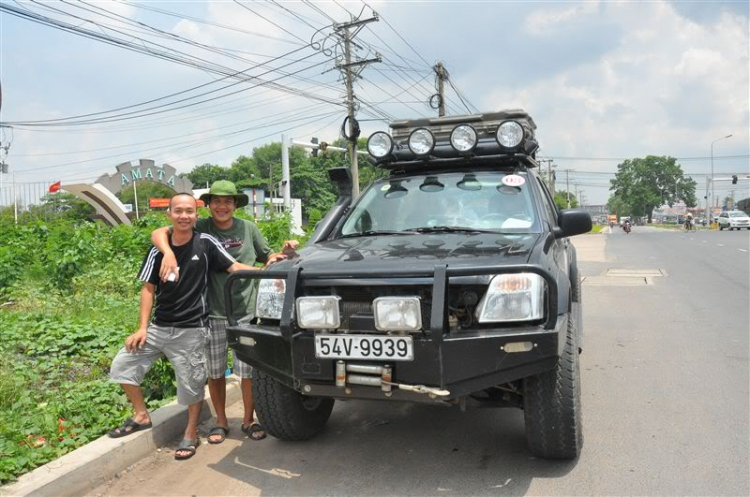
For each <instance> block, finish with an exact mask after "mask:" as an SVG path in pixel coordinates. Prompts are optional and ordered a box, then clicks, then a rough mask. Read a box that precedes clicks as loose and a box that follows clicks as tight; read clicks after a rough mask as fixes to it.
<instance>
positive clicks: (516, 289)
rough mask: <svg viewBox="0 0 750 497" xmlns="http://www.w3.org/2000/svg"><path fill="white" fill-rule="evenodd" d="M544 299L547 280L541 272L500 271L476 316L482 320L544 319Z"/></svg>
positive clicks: (490, 285)
mask: <svg viewBox="0 0 750 497" xmlns="http://www.w3.org/2000/svg"><path fill="white" fill-rule="evenodd" d="M543 302H544V279H543V278H542V277H541V276H539V275H538V274H532V273H518V274H499V275H497V276H495V277H494V278H492V280H491V281H490V284H489V286H488V287H487V293H485V294H484V296H483V297H482V299H481V300H480V301H479V305H477V310H476V318H477V320H478V321H479V322H480V323H498V322H507V321H533V320H535V319H541V318H542V315H543V309H542V306H543Z"/></svg>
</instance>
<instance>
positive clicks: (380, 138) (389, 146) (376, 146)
mask: <svg viewBox="0 0 750 497" xmlns="http://www.w3.org/2000/svg"><path fill="white" fill-rule="evenodd" d="M367 151H368V152H369V153H370V155H372V156H373V157H375V158H376V159H382V158H383V157H388V156H389V155H391V152H393V139H392V138H391V136H390V135H389V134H388V133H386V132H384V131H377V132H375V133H373V134H372V135H370V138H369V139H368V140H367Z"/></svg>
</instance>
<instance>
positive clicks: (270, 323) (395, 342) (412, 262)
mask: <svg viewBox="0 0 750 497" xmlns="http://www.w3.org/2000/svg"><path fill="white" fill-rule="evenodd" d="M390 128H391V133H390V134H389V133H386V132H383V131H379V132H376V133H375V134H373V135H372V136H371V137H370V138H369V141H368V151H369V153H370V156H371V159H370V160H371V162H372V163H374V164H375V165H376V166H377V167H380V168H383V169H384V170H386V171H387V172H388V177H386V178H383V179H379V180H377V181H376V182H375V183H374V184H373V185H371V186H370V187H369V188H368V189H367V190H366V191H365V192H364V193H362V195H361V196H360V197H359V198H357V199H353V198H352V195H351V178H350V176H349V171H348V169H345V168H340V169H332V170H331V171H329V175H330V177H331V180H333V181H335V182H336V183H338V188H339V198H338V200H337V202H336V204H335V205H334V207H333V208H332V210H331V211H330V212H329V213H328V214H327V215H326V217H325V218H324V219H323V220H322V221H321V222H320V223H319V224H318V226H317V228H316V230H315V233H314V234H313V236H312V238H311V239H310V240H309V242H308V244H307V246H306V247H305V248H304V249H302V250H301V251H300V252H299V257H297V258H292V259H290V260H287V261H283V262H279V263H277V264H275V265H274V266H272V267H271V268H270V269H267V270H264V271H239V272H236V273H233V274H232V275H231V276H230V278H229V280H228V281H227V287H226V289H225V292H226V295H227V312H228V317H229V322H230V327H229V328H228V330H227V332H228V337H229V342H230V344H231V346H232V348H234V349H235V350H236V351H237V354H238V356H239V357H240V358H241V359H242V360H243V361H245V362H247V363H248V364H251V365H252V366H253V368H254V370H253V383H254V388H253V398H254V399H255V407H256V409H257V412H258V419H259V421H260V422H261V424H262V425H263V426H264V428H265V429H266V430H267V431H268V432H269V433H270V434H271V435H273V436H274V437H276V438H279V439H281V440H305V439H309V438H311V437H313V436H315V435H316V434H318V433H319V432H321V431H322V430H323V429H324V426H325V424H326V422H327V421H328V418H329V416H330V415H331V409H332V408H333V404H334V401H335V400H338V399H340V400H381V401H383V402H421V403H426V404H433V405H440V406H454V407H456V408H459V409H466V408H471V407H514V408H519V409H522V410H523V413H524V418H525V428H526V429H525V431H526V438H527V441H528V444H529V448H530V451H531V453H532V454H533V455H535V456H538V457H544V458H550V459H574V458H576V457H578V455H579V453H580V450H581V445H582V443H583V432H582V429H583V428H582V424H581V423H582V421H581V419H582V418H581V410H582V406H581V390H580V388H581V387H580V376H579V375H580V367H579V362H578V354H579V353H580V352H581V350H582V348H583V322H582V312H581V311H582V309H581V304H582V301H581V300H582V299H581V281H580V277H579V269H578V264H577V260H576V251H575V247H574V246H573V244H572V243H570V241H569V240H570V237H571V236H574V235H579V234H582V233H586V232H588V231H589V230H591V217H590V215H589V214H588V213H587V212H586V211H584V210H578V209H564V210H558V209H557V208H556V207H555V203H554V201H553V197H552V195H551V194H550V192H549V190H548V189H547V187H546V185H545V184H544V183H543V182H542V181H541V179H540V177H539V173H538V172H537V171H538V170H539V164H538V162H537V160H536V158H535V152H536V150H537V147H538V144H537V142H536V139H535V135H534V130H535V129H536V125H535V124H534V121H533V120H532V119H531V117H530V116H529V115H528V114H526V113H525V112H523V111H505V112H493V113H485V114H476V115H469V116H451V117H443V118H424V119H417V120H409V121H393V122H392V123H391V124H390ZM245 278H253V279H260V280H261V282H260V284H259V289H258V296H257V310H256V316H255V317H250V318H249V319H244V318H242V317H240V318H239V319H238V318H237V317H236V316H234V315H233V311H232V308H231V302H232V299H231V293H232V285H233V283H234V282H236V281H240V280H242V279H245ZM401 412H405V413H419V415H421V413H422V411H401ZM485 430H486V435H485V436H488V437H493V436H495V435H493V434H492V430H493V428H492V427H491V426H487V427H486V428H485ZM383 436H387V435H385V434H384V435H383ZM393 436H394V439H393V441H392V443H394V444H397V443H398V440H397V438H396V437H397V435H396V434H395V433H394V434H393ZM436 436H439V434H436Z"/></svg>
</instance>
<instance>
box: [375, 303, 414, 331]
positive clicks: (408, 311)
mask: <svg viewBox="0 0 750 497" xmlns="http://www.w3.org/2000/svg"><path fill="white" fill-rule="evenodd" d="M373 309H374V311H375V328H377V329H379V330H380V331H418V330H421V329H422V311H421V309H420V305H419V297H379V298H377V299H375V300H374V301H373Z"/></svg>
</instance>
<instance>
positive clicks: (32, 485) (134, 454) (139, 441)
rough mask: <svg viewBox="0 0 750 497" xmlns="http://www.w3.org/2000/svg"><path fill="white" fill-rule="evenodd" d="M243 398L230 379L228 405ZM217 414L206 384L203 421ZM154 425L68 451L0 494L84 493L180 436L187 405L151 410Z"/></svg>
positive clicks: (238, 387)
mask: <svg viewBox="0 0 750 497" xmlns="http://www.w3.org/2000/svg"><path fill="white" fill-rule="evenodd" d="M241 398H242V393H241V390H240V381H239V378H237V377H236V376H231V377H229V378H227V402H226V405H227V406H229V405H231V404H233V403H234V402H237V401H238V400H240V399H241ZM213 415H214V412H213V406H212V405H211V402H210V397H209V395H208V387H206V400H204V401H203V409H202V411H201V421H205V420H206V419H208V418H210V417H211V416H213ZM151 422H152V423H153V427H152V428H151V429H150V430H145V431H142V432H138V433H134V434H133V435H129V436H127V437H124V438H109V437H108V436H106V435H104V436H103V437H101V438H99V439H97V440H94V441H93V442H91V443H89V444H87V445H84V446H83V447H79V448H78V449H76V450H74V451H73V452H70V453H68V454H65V455H64V456H62V457H61V458H59V459H56V460H54V461H51V462H49V463H47V464H45V465H44V466H40V467H38V468H36V469H35V470H34V471H32V472H31V473H27V474H25V475H23V476H21V477H20V478H19V479H18V481H17V482H16V483H14V484H12V485H8V486H5V487H0V496H16V495H36V496H46V495H55V496H58V495H81V494H85V493H87V492H90V491H91V490H93V489H95V488H96V487H98V486H100V485H102V484H104V483H106V482H107V481H109V480H111V479H112V478H114V477H115V475H117V473H119V472H121V471H123V470H124V469H126V468H128V467H129V466H131V465H133V464H135V463H136V462H138V461H140V460H141V459H143V458H145V457H147V456H149V455H150V454H152V453H153V452H154V451H156V449H157V448H159V447H162V446H164V445H165V444H167V443H169V442H171V441H172V440H174V439H176V438H177V437H179V436H180V434H181V433H182V432H183V430H184V429H185V423H186V422H187V407H186V406H181V405H179V404H177V402H173V403H171V404H168V405H166V406H164V407H161V408H159V409H157V410H156V411H154V412H152V413H151Z"/></svg>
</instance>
